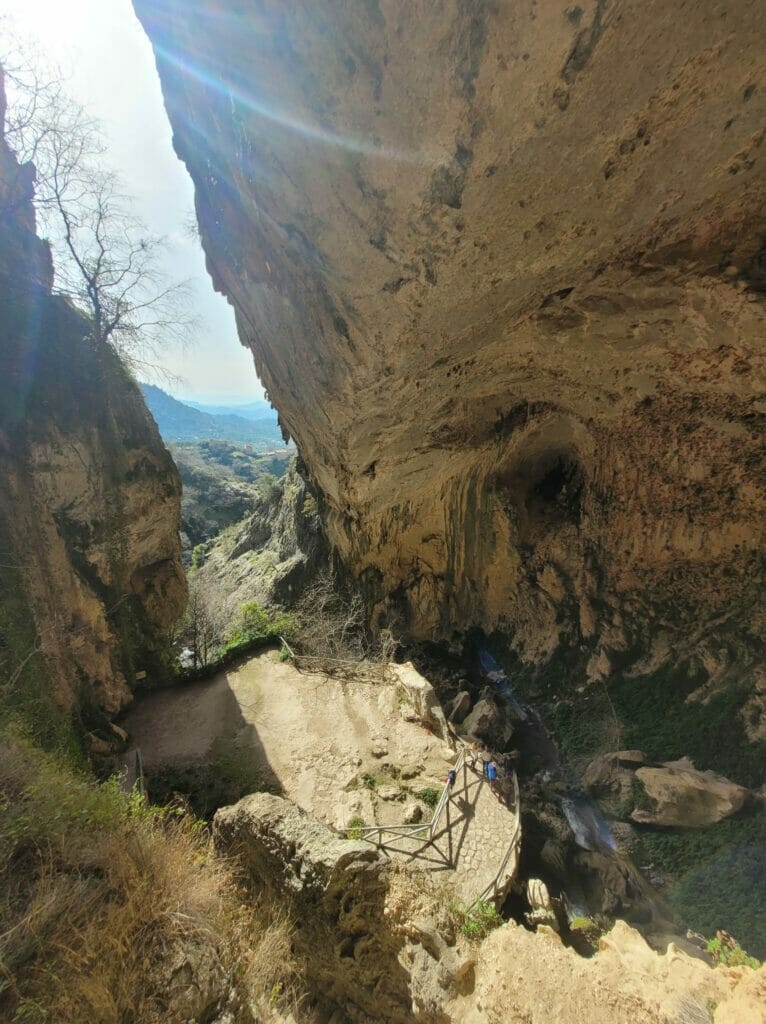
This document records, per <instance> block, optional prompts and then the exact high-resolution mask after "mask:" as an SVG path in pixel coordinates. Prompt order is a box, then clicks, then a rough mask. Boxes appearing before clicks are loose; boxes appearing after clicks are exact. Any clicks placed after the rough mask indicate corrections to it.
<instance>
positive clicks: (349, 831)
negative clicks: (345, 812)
mask: <svg viewBox="0 0 766 1024" xmlns="http://www.w3.org/2000/svg"><path fill="white" fill-rule="evenodd" d="M365 828H367V825H366V824H365V821H364V818H352V819H351V820H350V821H349V823H348V825H347V826H346V839H361V838H362V833H363V832H364V829H365Z"/></svg>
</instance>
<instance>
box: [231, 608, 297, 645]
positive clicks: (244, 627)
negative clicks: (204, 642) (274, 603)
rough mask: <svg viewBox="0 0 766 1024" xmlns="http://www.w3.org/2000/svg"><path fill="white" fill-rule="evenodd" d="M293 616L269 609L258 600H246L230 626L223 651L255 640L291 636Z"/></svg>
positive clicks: (293, 625) (293, 629) (293, 624)
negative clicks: (237, 616)
mask: <svg viewBox="0 0 766 1024" xmlns="http://www.w3.org/2000/svg"><path fill="white" fill-rule="evenodd" d="M294 632H295V618H294V616H293V615H291V614H290V613H289V612H279V611H271V610H270V609H269V608H266V607H264V605H262V604H259V602H258V601H247V602H246V603H245V604H243V605H242V606H241V608H240V612H239V618H238V619H237V620H236V621H235V623H234V625H233V626H232V628H231V630H230V632H229V634H228V637H227V643H226V646H225V648H224V651H229V650H232V649H233V648H236V647H244V646H245V645H247V644H250V643H253V642H254V641H256V640H269V639H271V638H276V637H279V636H291V635H292V634H293V633H294Z"/></svg>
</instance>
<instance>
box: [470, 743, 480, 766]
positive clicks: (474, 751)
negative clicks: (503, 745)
mask: <svg viewBox="0 0 766 1024" xmlns="http://www.w3.org/2000/svg"><path fill="white" fill-rule="evenodd" d="M478 759H479V744H478V743H477V742H476V740H474V741H473V743H472V744H471V748H470V750H469V751H468V763H469V764H470V766H471V768H475V767H476V762H477V761H478Z"/></svg>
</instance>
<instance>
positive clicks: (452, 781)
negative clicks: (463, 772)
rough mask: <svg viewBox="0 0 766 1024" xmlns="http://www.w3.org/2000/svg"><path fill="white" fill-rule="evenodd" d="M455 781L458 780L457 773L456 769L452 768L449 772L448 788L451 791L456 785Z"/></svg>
mask: <svg viewBox="0 0 766 1024" xmlns="http://www.w3.org/2000/svg"><path fill="white" fill-rule="evenodd" d="M455 779H457V772H456V771H455V769H454V768H450V770H449V771H448V772H447V786H448V788H449V789H452V787H453V786H454V785H455Z"/></svg>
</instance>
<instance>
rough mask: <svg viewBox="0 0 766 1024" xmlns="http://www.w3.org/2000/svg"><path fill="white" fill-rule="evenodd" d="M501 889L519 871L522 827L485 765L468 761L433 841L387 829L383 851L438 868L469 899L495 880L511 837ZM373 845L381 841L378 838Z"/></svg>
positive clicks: (463, 898)
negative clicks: (483, 768) (476, 766)
mask: <svg viewBox="0 0 766 1024" xmlns="http://www.w3.org/2000/svg"><path fill="white" fill-rule="evenodd" d="M514 837H515V846H516V849H515V850H514V852H513V854H512V855H511V857H510V858H509V860H508V863H507V866H506V868H505V870H504V872H503V877H502V878H501V879H499V880H498V890H499V891H503V889H504V888H505V883H506V882H508V881H509V880H510V879H511V878H512V877H513V875H514V874H515V871H516V867H517V864H518V850H519V847H520V840H521V831H520V829H519V828H518V810H517V808H516V807H514V806H513V805H512V804H510V805H509V804H508V803H505V802H504V801H503V800H501V799H500V798H499V797H497V796H495V794H494V793H493V792H492V790H491V789H490V787H489V782H487V780H486V779H485V778H484V777H483V776H482V774H481V770H480V769H479V770H475V769H472V768H470V767H469V766H468V765H467V764H464V766H463V768H462V769H461V770H460V772H459V773H458V777H457V780H456V782H455V785H454V787H453V788H452V791H451V794H450V799H449V801H448V802H447V804H446V806H445V808H444V811H443V812H442V815H441V818H440V819H439V826H438V831H437V832H436V834H435V835H434V838H433V841H432V842H428V840H427V838H426V837H425V835H424V836H423V837H422V838H414V837H409V836H400V837H397V836H395V835H392V834H390V833H387V834H384V835H383V837H382V839H381V842H380V847H379V848H380V849H381V852H383V853H385V854H388V855H389V856H391V857H395V858H396V859H397V860H403V861H406V862H408V863H410V864H413V865H416V866H418V867H421V868H422V869H423V870H426V871H431V872H434V873H437V874H439V875H440V876H441V877H442V878H443V880H444V881H445V882H447V883H448V884H449V885H451V886H452V887H453V888H454V889H455V893H456V895H457V897H458V899H460V900H461V902H462V903H463V904H465V905H470V904H471V903H473V901H474V900H475V899H477V897H479V896H480V895H481V894H482V893H483V892H484V891H485V890H486V889H487V888H488V887H489V886H490V885H492V883H493V882H494V880H495V877H496V875H497V873H498V871H499V869H500V867H501V865H502V862H503V858H504V857H505V855H506V853H507V851H508V848H509V846H510V844H511V842H512V841H513V840H514ZM375 845H378V843H377V842H376V843H375Z"/></svg>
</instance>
